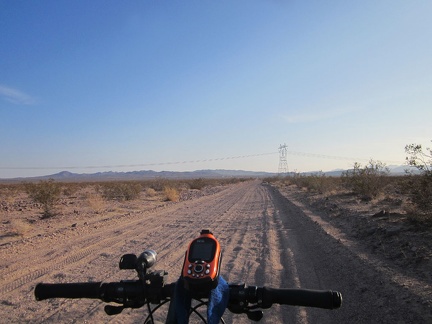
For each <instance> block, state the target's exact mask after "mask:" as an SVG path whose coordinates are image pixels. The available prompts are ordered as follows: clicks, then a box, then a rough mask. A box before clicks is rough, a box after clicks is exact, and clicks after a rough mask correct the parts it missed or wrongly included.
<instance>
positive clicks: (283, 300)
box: [262, 287, 342, 309]
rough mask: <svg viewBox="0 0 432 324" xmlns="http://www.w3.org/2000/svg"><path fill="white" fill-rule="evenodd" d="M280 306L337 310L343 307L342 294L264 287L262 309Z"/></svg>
mask: <svg viewBox="0 0 432 324" xmlns="http://www.w3.org/2000/svg"><path fill="white" fill-rule="evenodd" d="M273 303H276V304H280V305H293V306H306V307H318V308H325V309H335V308H339V307H340V306H341V305H342V294H341V293H340V292H337V291H331V290H327V291H325V290H309V289H278V288H269V287H263V296H262V307H263V308H270V307H271V305H272V304H273Z"/></svg>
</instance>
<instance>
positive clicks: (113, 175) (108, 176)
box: [0, 165, 417, 182]
mask: <svg viewBox="0 0 432 324" xmlns="http://www.w3.org/2000/svg"><path fill="white" fill-rule="evenodd" d="M389 169H390V174H391V175H403V174H405V170H406V169H410V170H411V171H413V172H415V171H417V169H415V168H410V167H408V166H406V165H405V166H389ZM344 171H346V170H342V169H338V170H333V171H326V172H323V173H324V174H325V175H326V176H329V177H339V176H341V174H342V172H344ZM318 172H321V171H315V172H304V173H302V174H303V175H311V174H316V173H318ZM288 175H294V173H292V172H290V173H288ZM274 176H277V173H272V172H256V171H243V170H197V171H189V172H176V171H160V172H157V171H152V170H142V171H130V172H114V171H108V172H97V173H72V172H69V171H62V172H59V173H55V174H51V175H46V176H38V177H27V178H13V179H0V180H1V181H3V182H4V181H8V182H10V181H14V182H15V181H35V180H47V179H54V180H56V181H109V180H149V179H156V178H165V179H196V178H232V177H247V178H264V177H274Z"/></svg>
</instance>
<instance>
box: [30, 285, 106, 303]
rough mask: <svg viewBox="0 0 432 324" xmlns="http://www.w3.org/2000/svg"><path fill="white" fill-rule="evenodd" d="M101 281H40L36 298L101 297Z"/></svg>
mask: <svg viewBox="0 0 432 324" xmlns="http://www.w3.org/2000/svg"><path fill="white" fill-rule="evenodd" d="M100 287H101V282H84V283H61V284H44V283H39V284H37V285H36V287H35V291H34V293H35V297H36V300H44V299H48V298H94V299H98V298H100Z"/></svg>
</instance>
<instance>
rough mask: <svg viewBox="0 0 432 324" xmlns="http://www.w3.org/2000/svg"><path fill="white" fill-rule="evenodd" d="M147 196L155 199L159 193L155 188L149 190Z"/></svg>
mask: <svg viewBox="0 0 432 324" xmlns="http://www.w3.org/2000/svg"><path fill="white" fill-rule="evenodd" d="M146 195H147V196H149V197H154V196H156V195H157V192H156V190H154V189H153V188H147V189H146Z"/></svg>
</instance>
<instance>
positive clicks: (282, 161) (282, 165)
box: [278, 144, 288, 175]
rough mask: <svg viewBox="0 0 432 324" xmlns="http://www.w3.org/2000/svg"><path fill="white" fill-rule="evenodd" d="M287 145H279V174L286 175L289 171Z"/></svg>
mask: <svg viewBox="0 0 432 324" xmlns="http://www.w3.org/2000/svg"><path fill="white" fill-rule="evenodd" d="M287 147H288V146H287V145H286V144H284V145H280V146H279V170H278V175H286V174H287V173H288V163H287V159H286V156H287Z"/></svg>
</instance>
